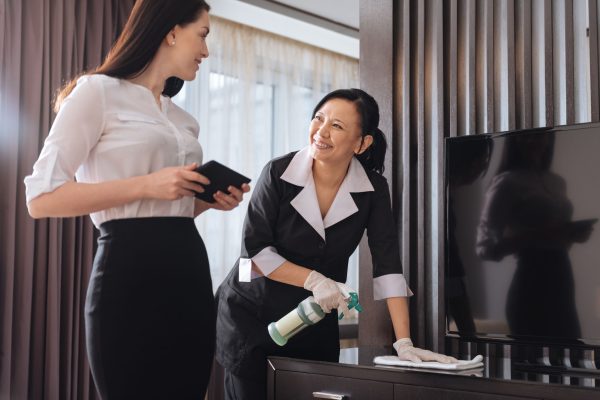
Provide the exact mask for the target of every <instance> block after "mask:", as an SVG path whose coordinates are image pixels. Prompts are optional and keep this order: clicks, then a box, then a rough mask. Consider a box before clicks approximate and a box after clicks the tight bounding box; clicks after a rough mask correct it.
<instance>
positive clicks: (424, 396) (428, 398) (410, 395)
mask: <svg viewBox="0 0 600 400" xmlns="http://www.w3.org/2000/svg"><path fill="white" fill-rule="evenodd" d="M406 399H410V400H535V399H532V398H531V397H527V398H525V397H515V396H504V395H499V394H486V393H476V392H464V391H456V390H447V389H437V388H427V387H422V386H411V385H398V384H396V385H394V400H406Z"/></svg>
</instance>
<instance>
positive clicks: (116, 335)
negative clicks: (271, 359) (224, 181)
mask: <svg viewBox="0 0 600 400" xmlns="http://www.w3.org/2000/svg"><path fill="white" fill-rule="evenodd" d="M100 233H101V236H100V238H99V239H98V250H97V253H96V257H95V259H94V268H93V271H92V275H91V277H90V283H89V287H88V292H87V298H86V305H85V325H86V326H85V328H86V344H87V352H88V358H89V361H90V366H91V370H92V375H93V377H94V381H95V383H96V387H97V389H98V392H99V393H100V396H101V397H102V399H103V400H116V399H197V400H201V399H203V396H204V393H205V391H206V387H207V385H208V379H209V376H210V370H211V365H212V360H213V355H214V349H215V314H216V310H215V301H214V296H213V292H212V283H211V278H210V271H209V265H208V258H207V255H206V249H205V247H204V244H203V242H202V239H201V238H200V235H199V234H198V232H197V230H196V227H195V226H194V221H193V219H191V218H179V217H157V218H135V219H122V220H113V221H108V222H105V223H104V224H102V225H101V226H100Z"/></svg>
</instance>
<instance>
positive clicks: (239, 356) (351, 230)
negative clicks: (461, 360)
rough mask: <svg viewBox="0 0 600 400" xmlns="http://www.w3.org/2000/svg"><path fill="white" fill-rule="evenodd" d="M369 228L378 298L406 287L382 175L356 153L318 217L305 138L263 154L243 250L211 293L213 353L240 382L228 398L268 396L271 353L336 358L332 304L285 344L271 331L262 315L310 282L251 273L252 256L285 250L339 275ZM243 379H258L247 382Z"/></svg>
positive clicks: (300, 295) (280, 310) (287, 305)
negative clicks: (269, 156) (283, 151)
mask: <svg viewBox="0 0 600 400" xmlns="http://www.w3.org/2000/svg"><path fill="white" fill-rule="evenodd" d="M365 229H366V230H367V235H368V239H369V247H370V249H371V254H372V256H373V276H374V293H375V298H376V299H384V298H388V297H396V296H408V295H410V294H412V293H411V292H410V289H408V287H407V285H406V282H405V280H404V277H403V275H402V266H401V263H400V255H399V247H398V237H397V234H396V225H395V223H394V218H393V215H392V211H391V206H390V196H389V189H388V185H387V182H386V180H385V178H383V177H382V176H381V175H379V174H378V173H376V172H372V171H365V169H364V168H363V166H362V165H361V164H360V162H359V161H358V160H357V159H353V160H352V162H351V164H350V167H349V169H348V173H347V175H346V178H345V179H344V181H343V182H342V184H341V186H340V189H339V190H338V193H337V196H336V198H335V200H334V201H333V203H332V205H331V207H330V210H329V212H328V214H327V215H326V216H325V218H322V217H321V214H320V210H319V206H318V201H317V197H316V191H315V186H314V180H313V178H312V156H311V154H310V149H309V148H308V147H307V148H304V149H303V150H301V151H299V152H297V153H291V154H288V155H286V156H284V157H281V158H277V159H274V160H272V161H271V162H269V163H268V164H267V166H266V167H265V168H264V170H263V172H262V174H261V176H260V178H259V180H258V182H257V184H256V187H255V189H254V193H253V195H252V198H251V200H250V204H249V206H248V213H247V216H246V220H245V222H244V232H243V239H242V252H241V257H240V259H239V260H238V262H237V263H236V264H235V266H234V268H233V269H232V271H231V272H230V273H229V275H228V277H227V278H226V279H225V281H224V282H223V283H222V284H221V286H220V287H219V290H218V294H217V296H218V299H217V301H218V313H217V350H216V357H217V360H218V361H219V363H220V364H221V365H223V366H224V368H225V369H226V374H229V377H230V379H229V381H230V383H229V385H228V386H229V387H226V392H227V391H228V390H229V391H230V392H231V390H232V389H234V390H235V391H236V392H238V393H237V394H238V396H239V397H238V396H232V395H231V393H229V396H230V397H231V398H248V399H250V398H254V399H260V398H261V397H262V396H264V386H265V384H266V357H267V356H270V355H277V356H286V357H297V358H304V359H313V360H323V361H336V362H337V361H338V358H339V334H338V324H337V313H336V312H332V313H330V314H328V315H327V316H326V317H325V319H324V320H322V321H321V322H319V323H318V324H316V325H314V326H311V327H310V328H307V329H305V330H303V331H302V332H300V333H299V334H297V335H296V336H294V338H293V339H291V340H290V341H289V342H288V344H286V345H285V346H284V347H279V346H278V345H276V344H275V343H274V342H273V341H272V340H271V338H270V336H269V334H268V332H267V326H268V324H269V323H270V322H273V321H277V320H278V319H279V318H281V317H282V316H284V315H285V314H287V313H288V312H289V311H290V310H292V309H293V308H294V307H296V306H297V305H298V303H299V302H300V301H302V300H303V299H305V298H306V297H308V296H310V295H311V292H310V291H307V290H305V289H303V288H300V287H296V286H292V285H287V284H283V283H280V282H276V281H273V280H271V279H268V278H266V277H262V276H260V277H259V276H256V274H255V273H253V272H251V264H252V262H254V264H255V265H256V266H257V267H258V268H259V269H260V270H261V272H262V273H263V274H264V275H268V274H269V273H270V272H272V271H273V270H275V269H276V268H277V267H279V266H280V265H281V264H282V263H283V262H284V261H286V260H288V261H290V262H293V263H295V264H298V265H301V266H305V267H307V268H311V269H315V270H317V271H319V272H320V273H322V274H323V275H325V276H327V277H329V278H331V279H333V280H335V281H339V282H345V281H346V275H347V269H348V258H349V257H350V256H351V254H352V253H353V252H354V250H355V249H356V247H357V246H358V243H359V241H360V240H361V238H362V236H363V233H364V231H365ZM246 383H248V384H249V385H246ZM233 385H235V387H232V386H233ZM226 386H227V385H226ZM248 386H250V387H254V388H255V389H254V390H246V389H247V387H248ZM261 390H262V391H261ZM240 392H241V395H239V393H240Z"/></svg>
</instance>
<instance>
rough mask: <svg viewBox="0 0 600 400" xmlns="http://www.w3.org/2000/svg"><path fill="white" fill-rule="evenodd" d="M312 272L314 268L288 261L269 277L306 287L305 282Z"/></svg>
mask: <svg viewBox="0 0 600 400" xmlns="http://www.w3.org/2000/svg"><path fill="white" fill-rule="evenodd" d="M311 272H312V269H308V268H305V267H301V266H299V265H297V264H294V263H292V262H289V261H286V262H284V263H283V264H281V266H279V268H277V269H276V270H275V271H273V272H271V273H270V274H269V275H268V276H267V277H268V278H269V279H272V280H274V281H277V282H281V283H287V284H288V285H294V286H299V287H304V282H305V281H306V278H307V277H308V275H309V274H310V273H311Z"/></svg>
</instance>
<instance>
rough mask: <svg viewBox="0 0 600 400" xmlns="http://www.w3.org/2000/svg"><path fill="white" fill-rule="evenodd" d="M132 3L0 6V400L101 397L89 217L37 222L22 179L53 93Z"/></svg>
mask: <svg viewBox="0 0 600 400" xmlns="http://www.w3.org/2000/svg"><path fill="white" fill-rule="evenodd" d="M133 3H134V0H105V1H94V0H0V399H1V400H5V399H11V400H22V399H23V400H24V399H56V400H58V399H60V400H65V399H82V400H86V399H95V398H97V395H96V392H95V388H94V385H93V382H92V379H91V376H90V372H89V367H88V364H87V357H86V352H85V335H84V322H83V307H84V303H85V293H86V288H87V283H88V277H89V273H90V270H91V266H92V258H93V252H94V248H95V247H94V240H95V233H94V228H93V225H92V223H91V221H90V219H89V217H87V216H86V217H80V218H68V219H42V220H37V221H35V220H33V219H31V218H30V217H29V215H28V214H27V207H26V204H25V187H24V185H23V178H24V177H25V176H26V175H28V174H30V173H31V171H32V166H33V163H34V162H35V160H36V159H37V157H38V155H39V152H40V150H41V147H42V145H43V142H44V139H45V137H46V135H47V134H48V131H49V129H50V125H51V123H52V120H53V118H54V113H53V112H52V99H53V96H54V94H55V92H56V90H57V89H58V88H59V87H60V86H61V85H62V84H63V83H64V82H65V81H67V80H68V79H69V78H71V77H72V76H74V75H75V74H77V73H79V72H81V71H83V70H87V69H90V68H93V67H95V66H97V65H98V64H99V63H100V62H101V61H102V59H103V57H104V56H105V55H106V53H107V51H108V49H109V48H110V46H111V44H112V42H113V41H114V39H115V38H116V37H117V34H118V32H119V31H120V29H121V27H122V26H123V24H124V22H125V20H126V19H127V16H128V15H129V12H130V10H131V8H132V7H133Z"/></svg>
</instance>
